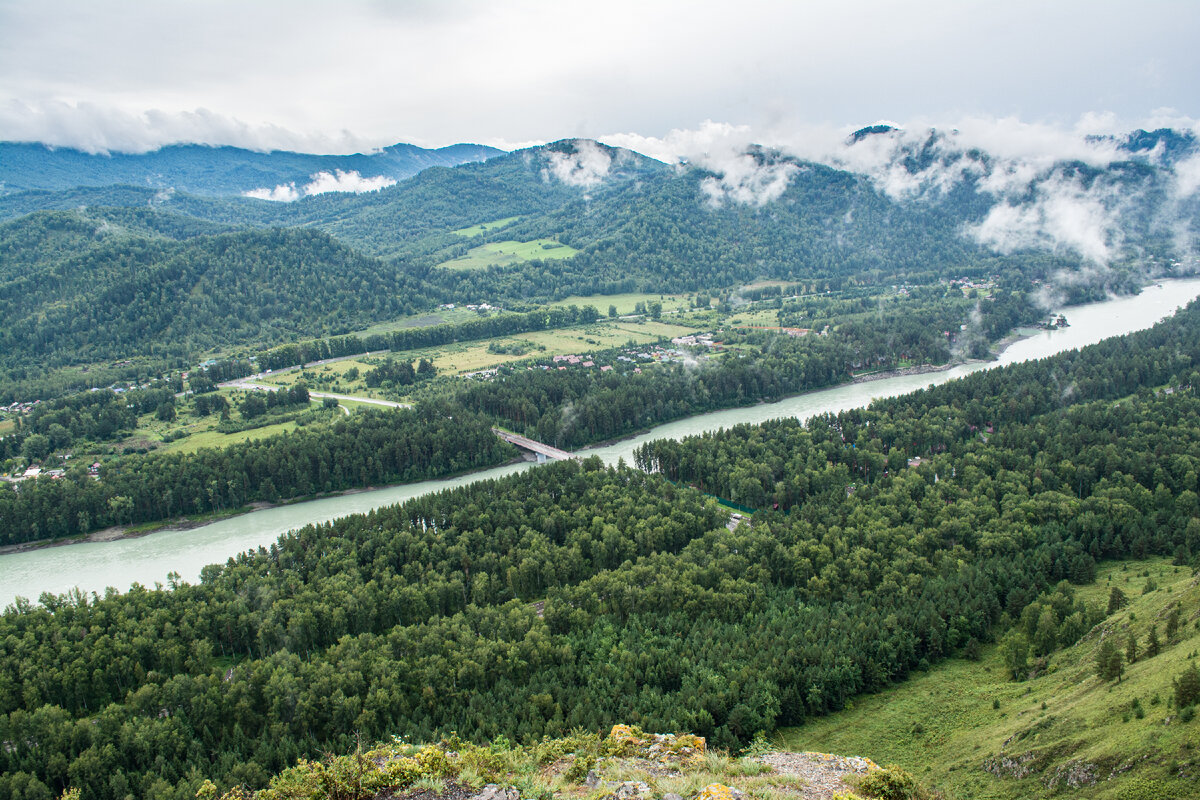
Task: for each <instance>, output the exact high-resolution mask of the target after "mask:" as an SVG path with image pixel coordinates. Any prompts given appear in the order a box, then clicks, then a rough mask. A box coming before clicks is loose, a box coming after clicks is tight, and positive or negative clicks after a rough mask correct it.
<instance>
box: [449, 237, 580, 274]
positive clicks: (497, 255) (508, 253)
mask: <svg viewBox="0 0 1200 800" xmlns="http://www.w3.org/2000/svg"><path fill="white" fill-rule="evenodd" d="M578 252H579V251H578V250H576V249H575V248H574V247H569V246H567V245H565V244H561V243H559V242H556V241H554V240H553V239H534V240H533V241H531V242H518V241H514V240H511V239H510V240H506V241H503V242H492V243H490V244H485V245H480V246H479V247H473V248H471V249H470V250H468V251H467V254H466V255H465V256H462V257H460V258H454V259H451V260H450V261H443V262H442V263H441V264H438V265H437V266H438V267H439V268H441V269H485V268H487V267H491V266H497V267H508V266H512V265H513V264H520V263H521V262H523V261H532V260H533V259H548V258H570V257H571V256H573V255H575V254H576V253H578Z"/></svg>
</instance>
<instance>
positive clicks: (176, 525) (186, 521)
mask: <svg viewBox="0 0 1200 800" xmlns="http://www.w3.org/2000/svg"><path fill="white" fill-rule="evenodd" d="M521 463H534V462H533V461H532V460H531V459H530V458H514V459H510V460H509V461H506V462H505V463H503V464H500V465H497V466H491V467H483V468H481V469H474V470H467V471H465V472H456V473H453V474H451V475H445V476H443V477H441V478H433V479H432V480H435V481H436V480H453V479H455V478H462V477H469V476H471V475H475V474H478V473H481V472H488V471H490V470H494V469H497V468H501V467H507V466H511V465H513V464H521ZM425 482H426V481H413V482H410V483H389V484H384V485H383V486H354V487H351V488H349V489H341V490H339V491H336V492H325V493H322V494H319V495H306V496H303V497H293V498H291V499H288V500H280V501H279V502H275V503H272V502H268V501H266V500H256V501H255V502H253V503H249V504H247V505H244V506H241V507H240V508H236V509H227V510H223V511H214V512H210V513H208V514H200V515H197V516H195V517H177V518H176V519H173V520H162V521H157V522H146V523H143V524H141V525H112V526H110V527H107V528H102V529H100V530H98V531H92V532H91V533H89V534H86V535H84V536H69V537H66V538H63V539H38V540H36V541H33V542H18V543H17V544H6V545H0V556H5V555H11V554H14V553H25V552H29V551H32V550H45V549H46V548H50V547H67V546H70V545H80V544H105V543H108V542H121V541H125V540H127V539H140V538H142V537H143V536H149V535H151V534H154V533H168V532H171V531H188V530H194V529H196V528H203V527H206V526H208V525H212V524H214V523H217V522H223V521H225V520H230V519H236V518H238V517H244V516H246V515H247V514H253V513H254V512H256V511H267V510H269V509H273V508H285V507H287V506H295V505H300V504H303V503H312V502H316V501H318V500H331V499H336V498H339V497H348V496H350V495H356V494H367V493H369V492H381V491H385V490H388V489H397V488H402V487H404V486H412V485H413V484H414V483H425Z"/></svg>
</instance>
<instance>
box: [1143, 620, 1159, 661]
mask: <svg viewBox="0 0 1200 800" xmlns="http://www.w3.org/2000/svg"><path fill="white" fill-rule="evenodd" d="M1161 649H1162V645H1161V644H1160V643H1159V641H1158V626H1157V625H1151V626H1150V635H1149V636H1147V637H1146V658H1154V657H1155V656H1156V655H1158V653H1159V651H1160V650H1161Z"/></svg>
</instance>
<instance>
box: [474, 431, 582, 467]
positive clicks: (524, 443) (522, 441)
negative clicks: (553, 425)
mask: <svg viewBox="0 0 1200 800" xmlns="http://www.w3.org/2000/svg"><path fill="white" fill-rule="evenodd" d="M492 433H494V434H496V435H497V436H499V437H500V438H501V439H503V440H504V441H506V442H508V443H509V444H515V445H516V446H517V447H520V448H521V449H522V450H529V451H531V452H534V453H537V454H538V455H539V456H545V457H546V458H553V459H557V460H558V461H565V460H567V459H568V458H579V456H577V455H575V454H574V453H568V452H567V451H566V450H559V449H558V448H557V447H551V446H550V445H548V444H542V443H541V442H536V441H534V440H533V439H529V438H527V437H525V436H518V435H517V434H515V433H509V432H508V431H502V430H500V429H499V428H492Z"/></svg>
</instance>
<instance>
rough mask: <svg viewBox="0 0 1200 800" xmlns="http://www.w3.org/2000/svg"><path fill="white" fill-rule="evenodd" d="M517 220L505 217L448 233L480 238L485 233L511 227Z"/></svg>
mask: <svg viewBox="0 0 1200 800" xmlns="http://www.w3.org/2000/svg"><path fill="white" fill-rule="evenodd" d="M519 219H520V217H505V218H504V219H497V220H492V221H491V222H481V223H480V224H478V225H472V226H471V227H469V228H459V229H458V230H456V231H450V232H451V233H456V234H458V235H459V236H465V237H467V238H468V239H473V238H474V237H476V236H482V235H483V234H485V233H490V232H492V231H496V230H500V229H501V228H506V227H508V226H509V225H512V224H513V223H514V222H516V221H517V220H519Z"/></svg>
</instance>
